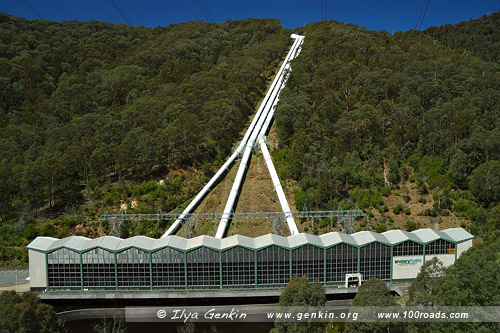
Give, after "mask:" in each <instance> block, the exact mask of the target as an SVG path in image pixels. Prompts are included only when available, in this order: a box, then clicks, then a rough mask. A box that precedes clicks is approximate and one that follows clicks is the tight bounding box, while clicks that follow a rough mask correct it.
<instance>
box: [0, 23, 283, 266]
mask: <svg viewBox="0 0 500 333" xmlns="http://www.w3.org/2000/svg"><path fill="white" fill-rule="evenodd" d="M289 35H290V33H289V31H287V30H284V29H282V28H281V24H280V22H279V21H277V20H273V19H262V20H257V19H248V20H245V21H228V22H225V23H222V24H208V23H204V22H189V23H184V24H175V25H170V26H168V27H158V28H155V29H149V28H144V27H130V26H124V25H112V24H107V23H101V22H88V23H79V22H63V23H55V22H49V21H27V20H24V19H19V18H15V17H12V16H8V15H0V36H1V37H0V73H1V79H0V151H1V156H0V217H1V222H0V229H1V232H0V235H1V236H0V237H1V239H0V243H1V244H2V247H1V248H0V261H9V260H11V258H12V256H13V254H14V253H15V255H16V256H19V252H18V251H17V249H18V248H17V247H20V246H22V245H25V244H26V241H27V240H30V239H32V238H33V237H35V236H36V235H37V234H43V235H47V236H58V237H65V236H68V235H70V234H72V233H75V227H79V228H80V229H78V228H77V230H76V231H78V233H79V234H83V235H91V234H94V235H95V234H97V233H98V230H96V229H95V228H93V227H92V228H88V227H85V225H82V224H81V223H82V222H84V221H85V220H88V219H90V220H92V219H95V218H96V217H97V216H99V215H100V214H101V213H102V212H103V211H104V208H106V207H107V208H109V209H110V210H114V211H116V210H119V207H120V204H127V203H133V204H134V205H133V206H134V207H135V209H136V211H140V212H155V211H157V210H158V209H161V210H162V211H170V210H173V209H174V208H175V207H178V206H181V205H182V204H184V203H185V202H186V201H187V200H188V199H189V198H191V197H192V196H193V195H194V194H196V191H198V190H199V189H200V188H201V186H202V185H203V182H204V181H205V177H206V176H209V175H210V173H211V172H212V170H213V169H215V166H218V165H220V164H222V161H223V160H225V158H226V156H227V155H228V154H229V153H230V150H231V147H232V145H233V143H234V142H235V141H237V140H238V138H239V133H240V132H241V130H243V129H244V128H245V126H246V123H247V121H248V119H249V115H251V114H252V113H253V111H254V106H255V104H256V103H257V102H258V100H259V99H260V97H262V96H263V93H264V90H265V88H266V86H267V80H268V77H270V76H271V75H272V74H273V71H274V68H275V66H276V65H277V63H278V62H279V59H280V58H282V55H283V54H285V53H286V51H287V48H288V45H289V44H290V41H291V40H290V38H289ZM193 170H194V171H193ZM135 205H137V206H135ZM130 208H132V207H130ZM129 211H130V209H129ZM132 211H133V209H132ZM103 227H104V228H106V227H107V225H105V226H103ZM163 227H164V226H163ZM82 228H83V229H82ZM106 232H107V231H106V230H104V231H102V230H101V231H99V233H106ZM143 232H145V230H137V231H134V230H132V232H131V233H132V234H134V233H143ZM151 232H152V231H151ZM156 232H158V231H157V230H156Z"/></svg>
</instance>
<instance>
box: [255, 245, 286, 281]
mask: <svg viewBox="0 0 500 333" xmlns="http://www.w3.org/2000/svg"><path fill="white" fill-rule="evenodd" d="M289 280H290V251H289V250H288V249H283V248H281V247H278V246H275V245H271V246H269V247H267V248H265V249H262V250H259V251H258V252H257V283H258V284H259V285H269V284H271V285H273V284H286V283H288V281H289Z"/></svg>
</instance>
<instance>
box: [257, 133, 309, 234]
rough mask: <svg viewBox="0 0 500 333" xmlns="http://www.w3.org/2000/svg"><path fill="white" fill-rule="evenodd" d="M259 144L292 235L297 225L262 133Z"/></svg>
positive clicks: (295, 232)
mask: <svg viewBox="0 0 500 333" xmlns="http://www.w3.org/2000/svg"><path fill="white" fill-rule="evenodd" d="M259 145H260V150H262V155H264V159H265V160H266V165H267V168H268V169H269V173H270V174H271V179H272V180H273V185H274V190H275V191H276V194H277V195H278V199H279V201H280V204H281V209H282V210H283V213H284V214H285V219H286V223H287V224H288V228H289V229H290V233H291V234H292V236H293V235H298V234H299V229H297V225H296V224H295V220H294V219H293V214H292V212H291V210H290V206H289V205H288V201H287V200H286V196H285V192H284V191H283V188H282V187H281V183H280V179H279V177H278V173H277V172H276V169H275V168H274V164H273V160H272V158H271V154H269V150H267V145H266V137H265V136H264V135H263V134H262V135H260V136H259Z"/></svg>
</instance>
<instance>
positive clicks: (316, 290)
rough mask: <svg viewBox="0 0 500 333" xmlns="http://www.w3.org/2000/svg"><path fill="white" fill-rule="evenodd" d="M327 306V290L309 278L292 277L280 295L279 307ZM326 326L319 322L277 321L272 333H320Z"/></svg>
mask: <svg viewBox="0 0 500 333" xmlns="http://www.w3.org/2000/svg"><path fill="white" fill-rule="evenodd" d="M325 304H326V294H325V289H324V288H323V286H322V285H321V284H320V283H317V282H311V281H309V280H308V279H307V277H305V276H302V277H296V276H294V277H292V279H291V280H290V281H289V282H288V284H287V286H286V287H285V289H284V290H283V292H282V293H281V295H280V300H279V302H278V308H279V306H286V307H288V306H296V307H308V306H311V307H313V306H322V305H325ZM323 327H324V325H323V324H321V323H319V322H282V321H276V322H275V328H274V329H272V330H271V331H272V332H275V333H277V332H320V331H322V330H323Z"/></svg>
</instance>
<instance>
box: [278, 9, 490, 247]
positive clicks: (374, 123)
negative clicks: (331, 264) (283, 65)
mask: <svg viewBox="0 0 500 333" xmlns="http://www.w3.org/2000/svg"><path fill="white" fill-rule="evenodd" d="M499 26H500V13H496V14H493V15H491V16H485V17H483V18H481V19H479V20H475V21H471V22H468V23H462V24H460V25H458V26H456V27H450V26H444V27H435V28H430V29H429V30H427V31H423V32H419V31H414V30H412V31H409V32H404V33H403V32H396V33H394V34H392V35H391V34H389V33H386V32H374V31H369V30H365V29H362V28H359V27H356V26H353V25H349V24H342V23H337V22H333V21H330V22H328V23H326V22H318V23H313V24H309V25H307V26H306V27H305V28H304V30H303V33H304V34H305V36H306V39H305V42H304V47H303V51H302V52H301V54H300V57H298V58H297V59H296V60H295V61H294V64H293V71H292V74H291V76H290V79H289V82H288V84H287V86H286V88H285V89H284V90H283V94H282V98H281V99H280V104H279V105H278V107H277V110H276V113H275V118H276V125H277V131H278V134H279V135H278V140H279V145H280V149H278V150H275V151H274V157H275V159H276V160H277V161H278V162H277V164H278V168H279V169H280V174H281V177H282V178H293V179H295V180H297V181H298V182H299V185H300V186H299V189H297V190H296V204H297V207H298V208H300V207H304V206H306V207H308V208H309V209H310V208H311V207H314V208H322V209H326V208H331V207H337V206H338V205H339V204H340V205H343V206H347V207H349V206H351V207H352V206H353V205H354V204H358V205H359V206H360V207H361V208H362V209H365V211H367V212H368V214H369V215H371V217H373V214H372V213H371V212H372V211H380V213H381V214H380V217H379V219H378V223H379V225H376V223H372V226H374V227H375V228H376V229H377V230H380V231H384V230H386V229H390V228H391V225H390V223H389V224H388V223H385V222H387V219H384V215H385V214H386V212H387V211H388V210H389V208H390V209H392V211H391V212H389V213H393V214H405V215H412V211H411V209H410V208H409V206H410V205H411V204H412V202H410V198H409V195H407V194H405V191H406V192H407V193H408V192H409V188H411V187H414V188H416V189H418V195H422V196H424V195H426V196H427V197H429V195H432V199H431V200H433V201H434V204H433V206H432V207H429V208H427V209H426V210H423V211H421V212H419V215H425V216H431V217H436V216H446V215H451V214H454V215H456V216H459V217H461V218H462V219H463V221H462V226H464V227H470V229H471V230H472V232H473V233H474V234H475V235H481V236H482V237H486V236H487V235H488V234H489V233H491V232H493V231H494V230H497V231H498V229H499V227H500V206H499V201H500V64H499V63H498V60H499V59H498V48H497V47H495V46H494V45H499V42H500V34H498V33H496V32H497V31H498V27H499ZM391 193H392V194H394V193H395V194H396V195H398V196H399V195H401V196H403V197H405V196H406V198H407V200H405V201H407V202H408V204H407V205H408V207H404V205H402V204H398V205H397V206H395V207H387V205H385V204H384V200H385V197H387V196H389V194H391ZM419 201H420V202H421V203H422V202H424V203H425V201H426V199H425V198H424V197H421V198H420V199H419ZM417 205H418V203H416V204H415V205H414V206H417ZM413 215H414V214H413ZM408 218H410V216H408ZM388 220H389V222H390V220H391V218H389V219H388ZM380 222H381V223H380ZM410 228H414V226H409V229H410Z"/></svg>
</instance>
